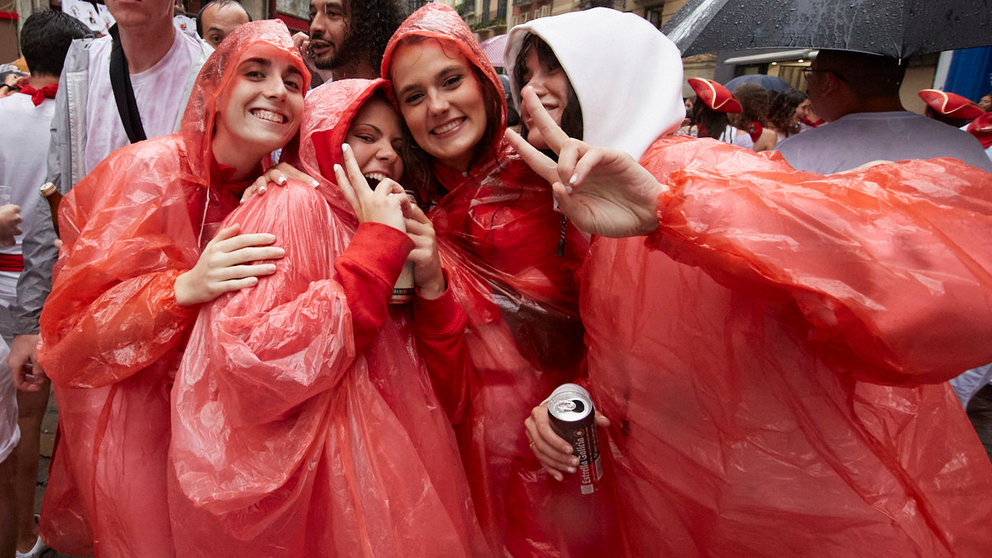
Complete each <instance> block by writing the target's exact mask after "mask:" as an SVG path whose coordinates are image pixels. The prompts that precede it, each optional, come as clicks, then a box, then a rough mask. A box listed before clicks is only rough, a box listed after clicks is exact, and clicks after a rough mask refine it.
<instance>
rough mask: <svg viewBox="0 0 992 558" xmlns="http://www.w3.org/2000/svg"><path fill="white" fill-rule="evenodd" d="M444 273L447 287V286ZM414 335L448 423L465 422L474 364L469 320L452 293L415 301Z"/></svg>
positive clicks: (413, 309)
mask: <svg viewBox="0 0 992 558" xmlns="http://www.w3.org/2000/svg"><path fill="white" fill-rule="evenodd" d="M447 280H448V278H447V273H445V283H447ZM412 311H413V335H414V338H415V339H416V341H417V348H418V349H419V350H420V356H421V357H422V358H423V359H424V363H425V364H426V365H427V370H428V372H430V375H431V383H432V384H433V387H434V393H435V394H436V395H437V397H438V399H439V400H440V401H441V404H442V405H444V409H445V412H446V413H447V414H448V419H449V420H450V421H451V422H452V423H453V424H457V423H458V422H459V421H461V419H462V414H463V412H464V410H465V403H466V398H467V393H468V390H467V384H468V379H469V375H470V374H471V371H472V369H471V362H470V360H469V355H468V348H467V346H466V344H465V327H466V325H467V323H468V317H467V316H466V314H465V310H464V309H462V307H461V305H459V304H458V302H457V301H455V297H454V296H453V295H452V293H451V289H445V291H444V294H442V295H441V296H440V297H438V298H436V299H434V300H427V299H424V298H421V297H420V296H419V295H418V296H417V297H415V298H414V300H413V308H412Z"/></svg>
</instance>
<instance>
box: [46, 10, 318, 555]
mask: <svg viewBox="0 0 992 558" xmlns="http://www.w3.org/2000/svg"><path fill="white" fill-rule="evenodd" d="M258 44H266V45H270V48H271V50H272V52H273V53H276V52H281V53H282V55H284V56H286V57H287V58H288V59H289V60H290V61H292V63H294V64H296V65H297V67H298V68H299V69H300V71H301V72H303V73H304V75H306V72H305V66H304V65H303V61H302V59H301V58H300V56H299V52H298V50H297V49H296V48H294V47H293V44H292V41H291V40H290V37H289V35H288V33H287V30H286V28H285V26H284V25H282V24H281V23H279V24H277V23H273V22H255V23H252V24H246V25H244V26H241V27H240V28H238V30H236V31H235V32H234V33H232V35H231V36H229V37H228V38H227V40H225V41H224V44H223V45H221V46H220V47H219V48H218V49H217V51H215V52H214V54H213V55H212V56H211V57H210V58H209V59H208V60H207V62H206V64H205V65H204V67H203V69H202V71H201V72H200V75H199V76H198V78H197V81H196V83H195V85H194V88H193V92H192V94H191V97H190V99H189V102H188V103H187V107H186V112H185V113H184V116H183V131H182V132H181V133H178V134H173V135H171V136H167V137H163V138H156V139H150V140H148V141H143V142H140V143H137V144H134V145H131V146H128V147H126V148H123V149H120V150H118V151H116V152H114V153H112V154H111V155H110V156H109V157H107V158H106V159H105V160H104V161H103V162H102V163H100V164H99V165H98V166H97V167H96V168H95V169H94V170H93V172H91V173H90V174H89V175H87V176H86V177H84V178H83V179H82V180H81V181H80V182H79V183H78V184H76V185H75V187H74V188H73V189H72V190H71V191H70V192H69V194H67V195H66V196H65V198H64V199H63V201H62V204H61V208H62V209H61V210H60V215H59V217H60V222H59V229H60V232H61V238H62V240H63V242H64V245H63V247H62V252H61V254H60V257H59V260H58V263H57V264H56V267H55V269H54V272H53V273H54V281H53V285H52V292H51V294H50V295H49V297H48V300H47V301H46V303H45V307H44V310H43V311H42V315H41V344H40V346H39V360H40V363H41V365H42V366H43V367H44V369H45V372H46V373H47V374H48V376H49V377H50V378H51V379H52V383H53V385H54V387H55V395H56V398H57V400H58V402H59V419H60V425H61V428H62V432H63V434H64V436H63V437H62V439H61V445H60V448H59V451H58V452H57V453H56V460H55V462H53V464H52V468H53V471H56V472H57V473H58V474H55V473H53V477H52V481H51V482H50V483H49V486H48V489H47V491H46V497H45V505H44V511H43V517H42V525H41V527H42V534H43V536H44V538H45V540H46V541H48V542H49V543H50V544H52V546H54V547H56V548H58V549H59V550H62V551H65V552H69V553H71V554H79V555H92V554H94V553H96V555H98V556H122V557H123V556H128V557H133V556H142V557H154V556H166V557H170V556H173V548H172V534H171V530H170V526H169V514H168V509H167V505H166V501H167V498H166V475H165V471H166V468H165V467H166V452H167V448H168V443H169V390H170V388H171V386H172V381H173V376H174V375H175V371H176V369H177V367H178V362H179V358H180V356H181V355H182V353H183V350H184V348H185V345H186V340H187V336H188V335H189V331H190V329H191V328H192V325H193V320H194V318H195V317H196V314H197V310H198V309H197V308H183V307H180V306H178V305H177V303H176V301H175V296H174V288H173V284H174V282H175V279H176V277H178V276H179V275H180V274H182V273H184V272H185V271H187V270H188V269H190V268H192V267H193V265H195V263H196V261H197V259H198V257H199V255H200V251H201V250H202V247H203V246H204V245H205V244H206V242H207V241H209V239H210V238H211V237H212V236H213V234H214V232H215V231H216V230H217V228H218V227H219V224H220V222H221V220H222V219H223V218H224V217H225V216H226V215H227V214H228V213H229V212H230V211H231V210H232V209H233V208H235V207H237V206H238V200H239V195H240V191H241V190H242V189H243V188H244V186H245V185H244V184H236V185H232V184H224V183H222V182H220V181H218V180H217V179H216V178H217V176H216V175H217V173H210V172H207V173H205V172H204V169H211V168H215V167H216V165H215V164H214V162H213V155H212V153H211V145H212V138H213V129H214V121H215V118H216V114H217V109H218V107H220V106H223V104H224V101H225V99H226V96H227V91H228V90H229V87H228V84H229V83H230V80H231V78H232V77H233V76H234V75H236V74H235V72H234V69H235V68H236V67H237V65H238V63H239V62H240V61H241V58H242V55H243V53H244V52H245V51H246V50H247V49H248V48H250V47H252V46H253V45H258ZM205 175H206V176H205ZM90 530H91V532H90ZM91 545H92V546H91Z"/></svg>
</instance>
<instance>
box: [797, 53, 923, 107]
mask: <svg viewBox="0 0 992 558" xmlns="http://www.w3.org/2000/svg"><path fill="white" fill-rule="evenodd" d="M817 59H818V60H819V62H818V63H817V65H818V66H820V65H821V64H822V66H823V67H824V68H825V69H828V70H830V71H832V72H834V73H835V74H837V75H838V76H839V77H840V78H841V79H842V80H843V81H844V83H846V84H847V86H848V87H850V88H851V91H853V92H854V93H855V94H856V95H857V96H858V97H861V98H879V97H898V96H899V87H900V86H901V85H902V79H903V77H904V76H905V74H906V65H905V64H902V63H900V61H899V59H897V58H890V57H888V56H878V55H875V54H865V53H863V52H850V51H846V50H821V51H820V53H819V54H817Z"/></svg>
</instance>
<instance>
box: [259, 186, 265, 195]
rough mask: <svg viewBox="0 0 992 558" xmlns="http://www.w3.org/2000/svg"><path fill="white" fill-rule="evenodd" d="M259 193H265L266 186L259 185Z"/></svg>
mask: <svg viewBox="0 0 992 558" xmlns="http://www.w3.org/2000/svg"><path fill="white" fill-rule="evenodd" d="M258 193H259V194H263V193H265V186H259V187H258Z"/></svg>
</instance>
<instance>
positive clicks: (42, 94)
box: [17, 78, 59, 106]
mask: <svg viewBox="0 0 992 558" xmlns="http://www.w3.org/2000/svg"><path fill="white" fill-rule="evenodd" d="M17 85H18V87H20V89H19V90H18V92H20V93H24V94H25V95H31V102H32V103H34V106H38V105H40V104H41V103H44V102H45V99H54V98H55V93H56V92H57V91H58V90H59V84H58V83H53V84H51V85H46V86H44V87H42V88H41V89H35V88H34V87H31V84H30V83H29V81H28V79H27V78H24V79H22V80H21V81H20V82H18V84H17Z"/></svg>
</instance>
